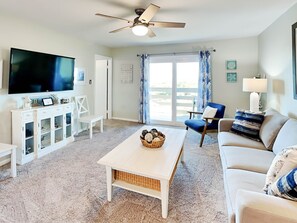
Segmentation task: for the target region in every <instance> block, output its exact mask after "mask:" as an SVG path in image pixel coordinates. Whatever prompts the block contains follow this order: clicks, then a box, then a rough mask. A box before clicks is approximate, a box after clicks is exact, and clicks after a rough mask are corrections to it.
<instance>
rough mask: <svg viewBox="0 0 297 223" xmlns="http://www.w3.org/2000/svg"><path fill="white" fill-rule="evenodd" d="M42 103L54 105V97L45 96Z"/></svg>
mask: <svg viewBox="0 0 297 223" xmlns="http://www.w3.org/2000/svg"><path fill="white" fill-rule="evenodd" d="M42 104H43V106H49V105H53V104H54V102H53V99H52V98H43V99H42Z"/></svg>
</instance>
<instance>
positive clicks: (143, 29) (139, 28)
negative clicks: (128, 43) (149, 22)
mask: <svg viewBox="0 0 297 223" xmlns="http://www.w3.org/2000/svg"><path fill="white" fill-rule="evenodd" d="M132 32H133V33H134V34H135V35H136V36H144V35H146V34H147V32H148V28H147V26H145V25H143V24H139V25H135V26H133V28H132Z"/></svg>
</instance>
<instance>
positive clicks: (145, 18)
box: [95, 4, 186, 37]
mask: <svg viewBox="0 0 297 223" xmlns="http://www.w3.org/2000/svg"><path fill="white" fill-rule="evenodd" d="M159 9H160V7H159V6H157V5H154V4H150V5H149V6H148V7H147V8H146V9H143V8H137V9H135V13H136V14H137V17H136V18H135V19H134V20H133V21H132V20H128V19H124V18H119V17H115V16H110V15H104V14H101V13H96V14H95V15H97V16H103V17H107V18H112V19H120V20H124V21H126V22H128V23H129V24H131V25H129V26H125V27H122V28H119V29H116V30H113V31H110V33H116V32H119V31H122V30H125V29H130V28H131V29H132V32H133V33H134V34H135V35H137V36H144V35H146V34H148V36H149V37H155V36H156V34H155V33H154V32H153V31H152V30H151V27H160V28H184V27H185V25H186V24H185V23H181V22H160V21H151V19H152V18H153V17H154V16H155V14H156V13H157V12H158V10H159Z"/></svg>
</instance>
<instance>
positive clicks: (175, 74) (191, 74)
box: [149, 55, 199, 125]
mask: <svg viewBox="0 0 297 223" xmlns="http://www.w3.org/2000/svg"><path fill="white" fill-rule="evenodd" d="M150 61H151V62H150V79H149V83H150V89H149V92H150V118H151V120H152V121H154V122H170V124H176V125H178V124H179V123H181V122H184V120H186V119H188V118H189V114H188V113H187V111H193V110H196V105H195V102H196V98H197V93H198V78H199V62H198V55H184V56H181V55H179V56H166V57H164V56H163V57H152V58H151V60H150Z"/></svg>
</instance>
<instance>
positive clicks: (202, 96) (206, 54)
mask: <svg viewBox="0 0 297 223" xmlns="http://www.w3.org/2000/svg"><path fill="white" fill-rule="evenodd" d="M199 66H200V69H199V82H198V100H197V108H198V111H203V110H204V108H205V107H206V105H207V103H208V102H210V101H211V99H212V93H211V91H212V89H211V88H212V81H211V53H210V51H208V50H206V51H200V52H199Z"/></svg>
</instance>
